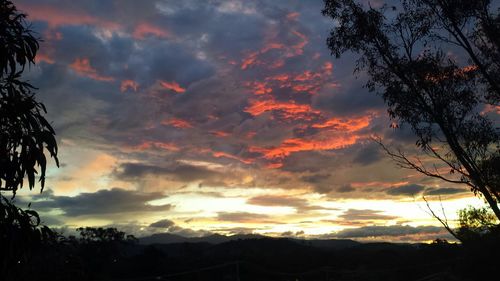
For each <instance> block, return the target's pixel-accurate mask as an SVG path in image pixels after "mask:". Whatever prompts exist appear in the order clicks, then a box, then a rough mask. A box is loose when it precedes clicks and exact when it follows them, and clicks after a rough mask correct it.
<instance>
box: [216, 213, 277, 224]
mask: <svg viewBox="0 0 500 281" xmlns="http://www.w3.org/2000/svg"><path fill="white" fill-rule="evenodd" d="M270 218H271V217H270V216H269V215H264V214H255V213H247V212H219V213H217V220H219V221H228V222H237V223H251V222H260V223H263V222H269V221H270Z"/></svg>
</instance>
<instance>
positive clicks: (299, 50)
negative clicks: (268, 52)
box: [289, 30, 309, 56]
mask: <svg viewBox="0 0 500 281" xmlns="http://www.w3.org/2000/svg"><path fill="white" fill-rule="evenodd" d="M292 33H293V34H295V35H296V36H297V37H299V38H300V39H301V41H300V42H298V43H297V44H295V45H293V46H292V50H293V52H292V53H291V54H289V56H298V55H302V54H303V53H304V47H305V46H306V45H307V44H308V43H309V39H308V38H307V36H306V35H305V34H302V33H300V32H298V31H297V30H292Z"/></svg>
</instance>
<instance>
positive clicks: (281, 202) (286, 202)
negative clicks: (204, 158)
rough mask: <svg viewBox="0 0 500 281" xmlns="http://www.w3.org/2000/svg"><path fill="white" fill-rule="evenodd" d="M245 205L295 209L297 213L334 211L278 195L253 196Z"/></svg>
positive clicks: (298, 199)
mask: <svg viewBox="0 0 500 281" xmlns="http://www.w3.org/2000/svg"><path fill="white" fill-rule="evenodd" d="M247 203H248V204H252V205H258V206H270V207H292V208H295V209H296V210H297V212H298V213H303V212H307V211H314V210H336V209H334V208H325V207H322V206H317V205H311V204H309V203H308V202H307V200H305V199H301V198H296V197H291V196H279V195H261V196H255V197H251V198H249V199H248V200H247Z"/></svg>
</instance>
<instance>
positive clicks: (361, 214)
mask: <svg viewBox="0 0 500 281" xmlns="http://www.w3.org/2000/svg"><path fill="white" fill-rule="evenodd" d="M382 212H383V211H378V210H359V209H349V210H347V211H345V212H344V213H343V214H342V215H339V216H338V217H339V218H340V219H343V220H345V221H359V220H363V221H364V220H367V221H371V220H394V219H397V218H398V217H396V216H389V215H384V214H381V213H382Z"/></svg>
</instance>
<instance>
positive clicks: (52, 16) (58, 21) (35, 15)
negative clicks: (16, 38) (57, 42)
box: [19, 5, 120, 30]
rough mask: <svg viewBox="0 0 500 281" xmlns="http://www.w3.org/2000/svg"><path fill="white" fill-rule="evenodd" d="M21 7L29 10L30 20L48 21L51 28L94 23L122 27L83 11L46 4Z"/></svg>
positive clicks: (108, 27) (101, 25)
mask: <svg viewBox="0 0 500 281" xmlns="http://www.w3.org/2000/svg"><path fill="white" fill-rule="evenodd" d="M19 8H20V9H21V10H24V11H29V14H28V19H29V20H30V21H44V22H47V24H48V25H49V27H50V28H56V27H59V26H64V25H94V26H97V27H101V28H105V29H109V30H117V29H119V28H120V26H119V25H118V24H117V23H114V22H111V21H108V20H104V19H100V18H97V17H94V16H92V15H89V14H86V13H83V12H81V11H71V10H62V9H57V8H54V7H51V6H45V5H19Z"/></svg>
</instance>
